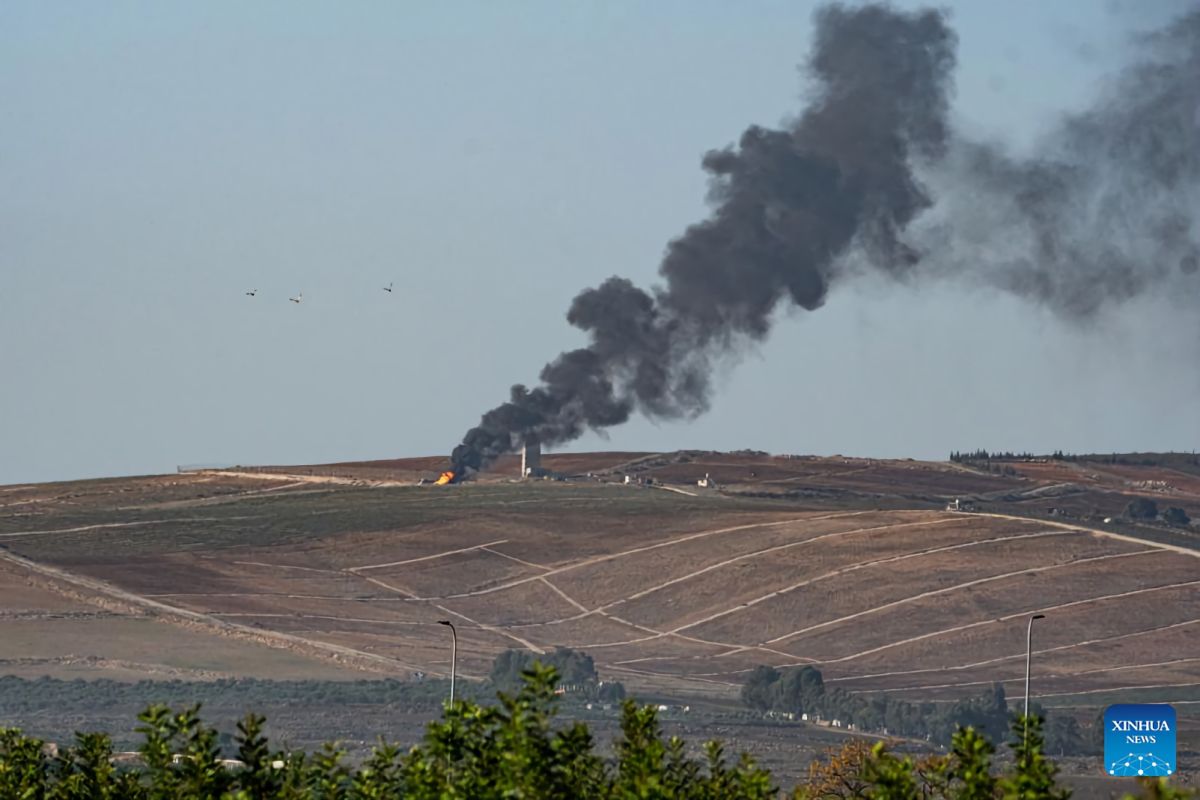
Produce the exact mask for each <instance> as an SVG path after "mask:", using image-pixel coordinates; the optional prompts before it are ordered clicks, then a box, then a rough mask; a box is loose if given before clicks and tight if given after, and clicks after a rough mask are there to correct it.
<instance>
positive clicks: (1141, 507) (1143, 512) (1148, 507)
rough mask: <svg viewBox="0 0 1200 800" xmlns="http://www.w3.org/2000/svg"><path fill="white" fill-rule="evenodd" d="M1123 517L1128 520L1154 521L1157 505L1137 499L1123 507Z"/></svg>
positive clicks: (1146, 500) (1147, 500)
mask: <svg viewBox="0 0 1200 800" xmlns="http://www.w3.org/2000/svg"><path fill="white" fill-rule="evenodd" d="M1125 516H1127V517H1129V518H1130V519H1154V518H1155V517H1157V516H1158V503H1155V502H1154V501H1153V500H1149V499H1147V498H1145V497H1139V498H1137V499H1136V500H1133V501H1131V502H1130V503H1129V505H1127V506H1125Z"/></svg>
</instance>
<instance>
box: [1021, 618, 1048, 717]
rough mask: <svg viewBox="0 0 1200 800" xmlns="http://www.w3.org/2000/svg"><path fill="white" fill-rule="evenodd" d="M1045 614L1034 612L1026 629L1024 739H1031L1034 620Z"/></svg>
mask: <svg viewBox="0 0 1200 800" xmlns="http://www.w3.org/2000/svg"><path fill="white" fill-rule="evenodd" d="M1045 618H1046V615H1045V614H1034V615H1033V616H1032V617H1030V618H1029V626H1028V627H1027V628H1026V629H1025V730H1024V739H1025V740H1026V741H1028V739H1029V662H1030V661H1031V660H1032V658H1033V621H1034V620H1035V619H1045Z"/></svg>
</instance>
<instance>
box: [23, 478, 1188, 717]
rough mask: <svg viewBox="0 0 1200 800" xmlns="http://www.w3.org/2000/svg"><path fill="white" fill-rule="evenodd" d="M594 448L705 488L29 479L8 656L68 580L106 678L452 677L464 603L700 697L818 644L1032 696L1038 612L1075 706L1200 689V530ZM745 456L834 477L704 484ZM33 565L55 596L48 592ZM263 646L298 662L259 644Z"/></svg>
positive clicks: (1016, 484)
mask: <svg viewBox="0 0 1200 800" xmlns="http://www.w3.org/2000/svg"><path fill="white" fill-rule="evenodd" d="M572 458H573V459H574V462H573V469H574V470H578V471H579V472H584V471H592V472H593V473H594V474H600V475H601V476H602V477H603V476H605V475H607V476H609V477H612V476H613V475H615V474H618V473H624V474H634V475H639V474H643V473H647V472H649V473H655V472H656V473H657V474H658V476H659V478H658V480H660V481H661V480H663V479H664V476H666V477H674V478H675V479H676V481H677V484H676V485H675V486H672V487H669V488H673V489H675V491H662V490H660V489H658V488H655V487H643V486H637V485H623V484H622V483H619V482H616V481H610V482H604V481H600V480H596V479H591V480H586V481H578V482H573V481H566V482H553V481H547V482H542V481H537V482H526V483H516V482H508V481H506V480H501V479H499V478H493V479H492V480H490V481H488V480H484V481H480V482H476V483H471V484H466V485H457V486H450V487H445V488H434V487H424V486H421V487H419V486H413V485H403V484H404V482H405V481H403V480H401V479H400V477H399V476H398V474H397V470H398V469H399V467H397V466H396V464H395V463H392V464H391V465H388V464H383V465H382V466H381V465H374V466H367V467H353V466H342V467H340V468H337V467H330V468H324V469H312V468H304V469H293V470H292V471H291V472H289V471H287V470H282V469H277V470H274V474H272V475H268V476H256V475H253V474H250V473H245V471H237V474H234V473H230V474H223V475H222V474H187V475H172V476H161V477H151V478H140V479H127V480H114V481H101V482H86V483H80V484H60V485H47V486H40V487H39V486H34V487H7V488H6V489H5V490H4V493H3V494H0V503H3V508H0V547H3V548H4V550H2V551H0V555H3V556H5V559H6V560H5V561H4V562H0V563H4V564H5V568H4V570H2V571H0V591H4V592H7V594H6V597H7V598H9V599H8V601H7V602H8V603H9V604H10V605H9V609H10V610H9V611H7V612H6V614H7V616H5V615H0V634H5V635H0V659H8V660H9V663H14V662H13V660H19V659H22V658H28V657H29V656H28V653H27V651H28V650H29V648H30V647H31V646H32V642H31V640H30V639H29V637H28V635H26V636H25V637H24V638H22V637H21V636H13V635H9V634H12V633H13V632H16V631H17V630H18V629H19V627H20V626H21V625H22V624H26V625H27V624H29V622H28V620H29V619H30V618H31V617H30V614H32V613H33V612H34V611H36V610H37V606H38V604H39V603H40V604H41V605H42V606H50V605H52V603H51V602H50V600H48V599H47V598H48V597H50V596H54V595H57V596H62V593H63V592H68V593H70V594H71V595H72V596H73V597H74V600H73V602H75V603H77V604H84V605H86V606H87V607H89V608H93V609H94V608H97V607H100V606H103V607H105V608H107V609H109V610H108V611H107V612H105V613H98V612H93V616H92V617H88V618H87V620H86V624H85V623H81V621H80V620H81V619H82V618H80V617H77V616H72V614H73V613H74V612H75V611H78V609H77V608H75V606H72V607H71V609H68V610H67V611H69V612H70V613H64V614H61V615H59V616H55V615H54V614H53V613H46V614H42V615H40V616H38V617H37V619H38V622H37V625H38V628H37V631H38V633H37V637H36V640H37V648H39V650H38V652H39V654H40V655H38V656H37V657H38V658H42V659H45V660H46V663H47V664H50V663H53V659H54V658H56V657H59V658H65V657H67V656H70V657H71V658H72V659H74V661H73V662H72V663H74V664H75V665H76V666H77V667H78V666H79V665H81V664H82V665H87V664H88V663H91V664H92V665H93V666H94V667H95V668H96V670H98V672H97V674H109V673H111V674H114V675H132V674H138V673H139V671H140V672H141V673H144V674H155V671H156V670H157V671H158V672H160V673H161V672H162V671H163V670H164V669H188V668H189V666H188V664H187V663H182V662H187V661H188V660H189V659H193V660H195V661H196V665H193V666H192V667H190V668H193V669H196V670H199V671H198V672H197V674H202V670H203V669H207V670H210V671H212V672H213V673H214V674H231V673H237V672H239V671H246V672H247V674H253V673H254V670H255V669H260V668H262V669H287V670H290V672H289V673H288V674H289V676H292V675H299V674H303V673H304V672H305V670H308V671H310V672H311V674H313V675H314V676H321V677H327V676H328V675H329V674H330V671H331V670H332V671H336V672H337V673H338V674H344V675H346V676H347V677H360V676H361V674H362V672H363V671H371V672H382V673H387V674H393V675H397V676H405V675H411V674H412V673H414V672H418V671H419V672H425V673H428V674H435V675H436V674H442V673H444V672H445V671H446V670H447V667H448V664H447V655H448V648H447V642H446V631H445V628H443V627H440V626H438V625H436V621H437V620H439V619H451V620H454V621H455V623H456V625H457V628H458V632H459V645H460V649H459V657H460V672H462V673H464V674H466V675H474V676H480V675H482V674H485V673H486V671H487V668H488V665H489V663H490V661H491V659H492V658H493V657H494V656H495V655H496V654H497V653H498V652H500V651H501V650H502V649H504V648H509V647H518V648H526V649H530V650H534V651H542V650H546V649H548V648H552V647H554V646H557V645H564V646H569V647H575V648H579V649H584V650H586V651H588V652H589V653H591V654H592V655H593V656H594V657H595V659H596V661H597V664H598V666H599V667H600V669H601V671H602V673H604V674H607V675H610V676H613V677H619V678H620V679H621V680H623V681H624V682H626V683H627V684H628V685H632V686H634V687H643V688H651V689H657V690H664V691H669V692H673V693H681V694H690V695H708V696H713V697H732V696H734V695H735V694H736V692H737V689H738V687H739V685H740V683H741V681H742V680H743V679H744V676H745V674H746V673H747V671H749V670H751V669H753V668H754V667H755V666H756V665H759V664H771V665H776V666H778V665H785V664H813V665H816V666H818V667H819V668H820V669H821V671H822V673H823V674H824V675H825V678H826V680H827V682H830V683H831V684H833V685H840V686H842V687H844V688H846V689H849V690H851V691H877V690H886V691H889V692H895V693H898V694H902V695H905V696H911V697H914V698H920V699H942V698H949V697H953V696H956V695H958V694H962V693H966V692H971V693H974V692H976V691H977V690H978V688H979V687H980V686H984V685H987V684H989V683H991V682H992V681H1003V682H1006V688H1007V689H1008V690H1009V696H1010V697H1020V694H1021V684H1020V680H1019V679H1020V678H1021V676H1022V673H1023V655H1024V631H1025V626H1024V621H1025V618H1026V616H1027V615H1029V614H1032V613H1043V614H1046V616H1047V619H1046V621H1045V622H1044V623H1039V627H1038V629H1037V636H1036V640H1035V652H1036V658H1037V672H1036V674H1037V690H1038V696H1039V698H1041V699H1043V700H1044V701H1046V702H1047V703H1052V702H1060V703H1062V704H1066V705H1069V704H1075V703H1086V702H1087V698H1088V697H1089V696H1093V695H1094V696H1096V697H1110V696H1128V697H1135V696H1138V697H1143V696H1147V692H1150V693H1153V694H1154V696H1155V697H1156V698H1157V699H1171V700H1174V701H1176V702H1191V701H1194V700H1196V699H1200V624H1198V623H1200V615H1198V614H1197V608H1200V603H1198V602H1197V601H1198V600H1200V560H1198V558H1197V552H1196V551H1194V550H1192V549H1190V548H1188V547H1186V546H1182V545H1178V544H1172V543H1170V542H1167V541H1158V540H1153V539H1150V538H1144V537H1141V536H1138V535H1136V534H1137V531H1136V530H1135V531H1133V532H1132V533H1130V532H1128V531H1124V532H1122V530H1109V529H1106V530H1097V529H1092V528H1091V527H1090V526H1088V525H1083V524H1079V523H1077V522H1071V521H1066V522H1064V521H1062V520H1057V519H1056V520H1051V519H1046V520H1041V519H1031V518H1028V517H1026V516H1022V515H1015V514H1010V513H1007V512H1004V511H1003V510H996V511H992V512H989V513H955V512H948V511H945V510H942V509H941V505H942V503H941V502H932V501H929V502H926V501H921V500H919V499H914V498H926V499H927V500H928V498H929V497H930V496H931V495H934V493H937V494H940V495H943V496H949V495H957V494H960V493H962V490H964V489H967V490H969V491H972V492H975V493H976V494H981V493H987V492H993V493H995V492H1000V493H1009V494H1011V493H1013V492H1016V491H1027V490H1028V489H1029V488H1030V482H1031V480H1032V479H1030V478H1028V477H1021V476H1017V477H998V476H991V475H979V474H975V473H971V472H969V471H964V470H962V469H959V468H956V467H952V466H948V465H930V464H918V463H914V462H865V463H859V464H857V465H855V464H852V463H848V462H849V460H841V462H842V463H839V462H838V460H826V461H827V463H826V464H825V466H824V469H823V470H818V469H817V468H816V467H817V466H819V465H818V464H817V462H815V461H803V460H796V459H763V458H761V457H755V458H754V459H753V460H752V461H751V462H747V461H745V460H744V459H745V458H748V457H742V458H743V460H742V461H739V460H738V458H739V457H731V456H720V457H710V458H709V459H708V460H707V462H706V460H705V458H704V457H688V458H689V460H687V461H679V460H673V459H662V458H660V457H654V456H644V455H639V454H621V455H620V457H619V458H614V457H612V456H608V457H599V458H597V459H595V463H593V464H589V462H588V459H587V458H584V457H581V456H573V457H572ZM656 459H657V460H658V461H660V462H662V463H659V464H657V465H656V464H655V463H654V462H655V460H656ZM614 462H616V463H614ZM747 464H751V465H750V466H748V465H747ZM550 465H551V467H552V468H554V466H553V461H552V460H551V461H550ZM755 465H756V466H755ZM431 466H432V464H431ZM422 468H423V467H417V468H416V469H411V471H410V473H409V478H410V479H411V477H412V476H414V475H416V474H418V473H419V472H420V470H421V469H422ZM355 469H358V470H359V471H358V472H357V473H355V472H354V470H355ZM734 469H738V470H742V471H743V472H744V473H745V474H744V475H743V476H741V478H740V480H739V481H737V482H736V483H737V486H738V488H739V489H746V488H753V487H754V486H755V481H759V483H760V484H761V485H764V486H765V485H769V484H771V483H775V484H779V483H782V484H785V485H787V486H789V487H790V488H797V487H799V488H803V489H806V490H808V491H809V494H807V495H804V494H797V493H793V494H790V495H787V496H786V499H764V498H760V497H751V496H746V495H745V494H739V493H738V492H736V491H735V492H732V493H722V492H719V491H712V490H703V489H700V488H699V487H696V486H695V484H694V482H691V483H690V484H688V483H685V482H684V481H685V480H690V479H691V478H692V477H693V475H694V474H699V475H701V476H703V475H704V474H705V473H710V474H714V475H721V473H724V475H721V479H722V481H723V482H725V483H733V481H731V480H730V478H729V477H726V476H732V473H733V471H734ZM363 470H366V471H368V472H370V474H369V475H368V474H364V472H363ZM789 470H790V472H789ZM672 471H674V473H679V474H675V475H672ZM751 472H753V473H755V474H754V475H750V474H749V473H751ZM806 473H807V474H809V475H811V476H813V477H812V479H806V478H805V477H804V475H805V474H806ZM817 473H820V475H818V474H817ZM906 475H908V476H909V478H910V479H909V480H908V481H907V482H906V480H905V476H906ZM888 486H891V487H893V488H892V489H891V492H892V493H891V494H888V493H887V492H885V491H881V489H884V488H886V487H888ZM831 488H836V489H840V490H842V491H841V493H834V494H830V493H829V491H828V490H829V489H831ZM939 490H940V491H939ZM906 498H907V499H906ZM1018 510H1019V509H1018ZM1160 538H1161V537H1160ZM30 581H34V582H36V585H37V591H38V592H41V593H42V594H40V595H38V598H40V599H34V598H33V597H32V595H30V596H29V597H27V598H26V599H21V598H22V595H21V592H20V591H19V588H20V587H21V586H25V587H29V586H30V585H31V584H30V583H29V582H30ZM31 591H32V590H31ZM47 592H48V593H49V594H46V593H47ZM22 603H25V604H26V605H27V606H29V607H28V608H25V609H24V612H26V616H25V617H24V621H22V619H23V618H22V617H21V613H22V610H21V604H22ZM97 604H99V606H98V605H97ZM43 610H44V611H47V612H49V611H51V609H49V608H45V609H43ZM34 616H37V615H34ZM133 620H138V621H139V622H138V624H139V625H142V627H138V626H137V625H133V626H132V627H131V622H132V621H133ZM81 626H82V627H81ZM146 626H149V627H146ZM84 629H86V631H88V633H89V635H88V636H83V635H81V630H84ZM148 630H152V631H153V632H154V633H155V634H156V635H158V636H165V635H167V634H168V633H173V634H174V635H177V636H180V637H184V638H188V639H189V640H195V641H201V640H202V641H203V642H208V643H212V642H222V643H225V644H226V645H227V646H228V647H230V648H234V649H235V650H238V653H237V654H234V655H230V656H229V657H228V658H224V659H223V660H222V659H215V658H210V659H208V661H205V662H204V666H203V667H201V666H197V665H199V664H200V663H201V659H199V657H198V656H189V655H184V656H181V657H177V656H171V658H174V659H175V661H174V662H171V658H168V657H167V656H165V655H163V654H164V653H185V654H186V653H188V652H191V651H189V649H188V648H189V647H196V646H197V645H195V644H177V643H163V644H157V645H147V644H146V643H147V641H149V640H147V639H146V631H148ZM195 637H200V639H199V640H197V639H196V638H195ZM138 643H140V644H138ZM56 649H57V655H56ZM200 649H203V648H200ZM249 651H253V653H254V654H257V655H262V656H263V657H264V658H266V656H267V655H269V656H270V657H271V658H282V659H286V660H287V663H286V665H275V664H273V663H267V662H263V663H261V664H259V663H258V661H257V660H256V659H257V656H256V659H250V661H249V662H246V659H247V658H249V656H246V655H245V653H246V652H249ZM197 652H198V651H197ZM208 652H209V653H210V654H211V653H213V652H216V651H215V650H211V649H210V650H209V651H208ZM264 654H265V655H264ZM88 659H91V662H89V661H88ZM239 659H242V661H243V662H246V663H241V662H239ZM250 662H254V663H255V664H257V666H253V665H251V664H250ZM268 662H269V659H268ZM239 663H241V665H240V666H239ZM31 664H32V662H27V663H26V664H25V667H24V668H23V669H24V670H25V672H26V673H28V672H29V669H30V668H31V666H30V665H31ZM264 665H265V666H264ZM60 666H61V665H60ZM105 670H108V673H105V672H104V671H105Z"/></svg>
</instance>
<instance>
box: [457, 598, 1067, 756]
mask: <svg viewBox="0 0 1200 800" xmlns="http://www.w3.org/2000/svg"><path fill="white" fill-rule="evenodd" d="M1045 618H1046V615H1045V614H1034V615H1033V616H1032V617H1030V618H1029V626H1028V627H1027V628H1026V629H1025V715H1024V733H1023V738H1024V742H1025V743H1026V744H1028V742H1029V665H1030V662H1031V661H1032V660H1033V621H1034V620H1035V619H1045ZM453 685H454V684H453V683H451V686H453Z"/></svg>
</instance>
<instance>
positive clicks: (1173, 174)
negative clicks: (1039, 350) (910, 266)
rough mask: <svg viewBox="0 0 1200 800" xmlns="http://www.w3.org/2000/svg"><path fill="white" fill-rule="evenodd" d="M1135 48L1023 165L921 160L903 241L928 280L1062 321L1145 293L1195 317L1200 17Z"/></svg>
mask: <svg viewBox="0 0 1200 800" xmlns="http://www.w3.org/2000/svg"><path fill="white" fill-rule="evenodd" d="M1137 45H1138V46H1139V47H1140V58H1139V59H1138V60H1137V61H1136V62H1135V63H1134V64H1132V65H1131V66H1130V67H1128V68H1127V69H1125V70H1124V71H1123V72H1122V73H1121V74H1119V75H1118V76H1117V77H1116V78H1115V80H1113V81H1112V84H1111V85H1110V86H1108V87H1107V88H1106V89H1105V90H1104V91H1103V92H1102V93H1101V95H1100V97H1099V99H1098V101H1097V102H1096V103H1095V104H1094V105H1093V106H1092V107H1091V108H1090V109H1089V110H1088V111H1086V112H1085V113H1081V114H1076V115H1073V116H1070V117H1067V118H1066V119H1064V120H1063V121H1062V123H1061V124H1059V125H1058V126H1057V127H1056V128H1055V129H1054V130H1053V131H1052V132H1051V133H1050V134H1049V135H1047V136H1045V137H1044V138H1043V139H1042V140H1041V141H1039V142H1038V143H1037V147H1036V148H1035V155H1034V156H1032V157H1025V158H1019V157H1016V156H1013V155H1011V154H1009V153H1008V152H1006V151H1005V150H1004V149H1003V148H1001V147H999V146H995V145H984V144H980V143H977V142H970V141H967V140H965V139H962V138H956V139H954V140H953V141H952V142H951V145H950V147H949V148H948V151H947V154H946V156H945V157H944V158H942V159H939V160H937V161H935V162H931V163H928V164H926V165H923V167H922V168H921V169H920V170H919V174H920V175H921V177H922V179H923V180H924V181H925V182H926V184H927V185H929V186H930V187H931V188H932V192H933V193H934V195H935V196H937V198H938V202H937V206H936V207H935V208H934V209H932V210H931V211H930V212H929V213H928V214H927V215H924V216H923V218H922V219H921V220H920V221H918V222H917V223H916V224H914V225H913V226H912V227H911V229H910V230H909V232H908V235H907V236H906V241H907V242H908V243H909V244H910V245H911V246H912V247H914V249H917V250H919V251H920V252H921V255H922V269H923V270H926V271H927V274H928V275H930V276H942V275H945V274H947V273H950V274H954V275H957V276H960V277H964V278H967V279H969V280H971V281H975V282H983V283H985V284H988V285H991V286H994V287H997V288H1000V289H1002V290H1004V291H1007V292H1010V293H1012V294H1015V295H1017V296H1019V297H1022V298H1024V299H1027V300H1030V301H1033V302H1035V303H1038V304H1040V305H1042V306H1045V307H1047V308H1049V309H1050V310H1052V311H1054V312H1055V313H1057V314H1059V315H1060V316H1063V317H1065V318H1067V319H1069V320H1073V321H1084V322H1086V321H1092V320H1096V319H1099V318H1101V316H1102V314H1103V312H1104V311H1106V310H1107V309H1108V308H1110V307H1113V306H1116V305H1119V304H1120V303H1123V302H1125V301H1128V300H1130V299H1132V298H1134V297H1137V296H1139V295H1143V294H1147V293H1149V292H1151V291H1160V292H1162V291H1165V292H1167V293H1171V294H1173V295H1174V296H1175V297H1176V298H1177V299H1178V298H1182V297H1189V298H1190V302H1191V304H1192V308H1193V309H1194V308H1195V305H1194V304H1195V302H1196V300H1197V299H1200V298H1197V287H1198V283H1197V280H1196V272H1197V271H1198V268H1200V247H1198V246H1197V243H1196V242H1197V237H1198V236H1200V8H1197V9H1196V10H1194V11H1192V12H1191V13H1188V14H1186V15H1184V16H1183V17H1181V18H1179V19H1178V20H1177V21H1175V22H1174V23H1173V24H1171V25H1169V26H1167V27H1166V28H1165V29H1163V30H1161V31H1158V32H1156V33H1153V34H1151V35H1148V36H1143V37H1141V38H1140V40H1139V41H1138V42H1137Z"/></svg>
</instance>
